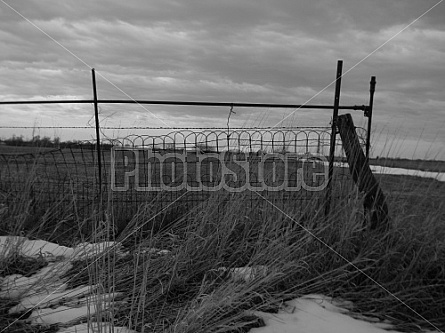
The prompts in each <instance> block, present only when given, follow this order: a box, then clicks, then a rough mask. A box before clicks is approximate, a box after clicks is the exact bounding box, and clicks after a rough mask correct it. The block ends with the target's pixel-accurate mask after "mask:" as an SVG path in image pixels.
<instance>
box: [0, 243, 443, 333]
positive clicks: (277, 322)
mask: <svg viewBox="0 0 445 333" xmlns="http://www.w3.org/2000/svg"><path fill="white" fill-rule="evenodd" d="M111 248H114V249H117V250H118V253H123V252H122V251H121V246H120V244H118V243H115V242H103V243H93V244H90V243H82V244H78V245H77V246H76V247H75V248H67V247H63V246H59V245H57V244H53V243H50V242H45V241H42V240H37V241H35V240H29V239H27V238H25V237H15V236H14V237H12V236H11V237H8V236H6V237H4V236H2V237H0V260H2V259H3V260H4V259H5V258H6V257H8V256H10V255H14V253H13V251H14V250H15V251H17V252H16V253H20V254H21V255H23V256H28V257H42V256H43V257H44V258H45V259H46V260H47V261H48V262H49V263H48V265H47V266H46V267H44V268H42V269H40V270H39V271H38V272H37V273H36V274H34V275H33V276H31V277H25V276H22V275H19V274H14V275H10V276H6V277H4V278H0V298H5V299H11V300H16V301H18V304H17V305H15V306H14V307H12V308H10V309H9V313H10V314H17V313H21V312H23V311H26V310H32V313H31V315H30V317H29V318H27V319H26V321H27V322H28V323H30V324H32V325H51V324H59V326H60V327H61V328H60V329H59V332H61V333H74V332H76V333H87V332H88V333H95V332H113V333H137V332H136V331H134V330H131V329H128V328H125V327H115V326H113V325H112V324H110V323H106V322H89V323H84V324H78V322H79V320H80V319H82V320H85V319H87V318H89V317H90V316H91V315H93V314H94V313H96V312H97V311H98V309H100V310H101V311H106V310H107V307H110V306H112V305H113V304H114V302H115V299H116V298H117V297H120V296H122V295H121V294H120V293H102V294H101V293H99V292H98V289H99V288H98V286H95V285H92V286H79V287H77V288H74V289H71V290H67V281H65V280H63V279H61V276H62V275H63V274H65V273H66V272H67V271H68V270H69V269H70V268H71V267H72V263H71V262H72V261H73V260H79V259H87V258H89V257H91V256H95V255H98V254H100V253H103V252H104V251H106V250H108V249H111ZM141 252H147V253H154V254H158V255H165V254H168V253H170V252H169V251H166V250H160V249H147V250H146V251H141ZM218 270H219V271H225V272H228V273H229V276H231V278H232V279H235V280H244V281H247V282H249V281H251V280H252V279H255V278H257V277H262V276H264V275H265V274H266V273H267V267H265V266H256V267H235V268H230V269H228V268H225V267H221V268H220V269H218ZM56 306H57V307H56ZM351 307H352V303H351V302H345V301H342V302H340V301H338V300H334V299H332V298H329V297H326V296H323V295H307V296H303V297H301V298H298V299H294V300H292V301H288V302H286V305H285V306H284V307H283V308H282V309H281V310H280V311H279V312H278V313H276V314H271V313H265V312H258V311H256V312H252V313H253V314H254V315H256V316H258V317H261V318H263V320H264V322H265V324H266V326H265V327H261V328H253V329H251V330H250V331H249V332H251V333H278V332H279V333H291V332H292V333H294V332H299V333H306V332H307V333H328V332H329V333H337V332H338V333H347V332H348V333H349V332H355V333H385V332H386V333H388V332H393V333H395V332H396V331H393V330H391V325H390V324H389V323H382V322H378V320H377V319H375V318H360V319H356V318H353V317H352V316H351V315H350V314H349V310H348V308H351ZM355 317H357V316H355ZM431 333H438V332H437V331H436V332H431Z"/></svg>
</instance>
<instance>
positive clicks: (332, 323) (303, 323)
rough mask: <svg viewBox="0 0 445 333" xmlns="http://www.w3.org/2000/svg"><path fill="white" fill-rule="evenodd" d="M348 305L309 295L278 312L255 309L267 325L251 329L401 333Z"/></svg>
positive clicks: (285, 332) (258, 331)
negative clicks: (354, 313)
mask: <svg viewBox="0 0 445 333" xmlns="http://www.w3.org/2000/svg"><path fill="white" fill-rule="evenodd" d="M348 303H350V302H348ZM345 306H346V307H350V304H345V303H344V302H338V301H335V300H333V299H332V298H330V297H326V296H323V295H306V296H303V297H300V298H297V299H294V300H292V301H289V302H286V306H285V307H284V308H283V309H281V310H280V311H279V312H278V313H276V314H273V313H265V312H259V311H255V312H253V314H254V315H256V316H258V317H261V318H262V319H263V320H264V322H265V324H266V326H265V327H260V328H252V329H251V330H250V331H249V332H250V333H296V332H298V333H349V332H354V333H391V332H392V333H396V332H397V333H399V332H398V331H393V330H391V325H390V324H389V323H382V322H377V321H376V319H375V318H363V320H359V319H355V318H353V317H351V316H350V315H348V312H349V310H348V309H346V308H345ZM431 333H433V332H431ZM436 333H438V331H436Z"/></svg>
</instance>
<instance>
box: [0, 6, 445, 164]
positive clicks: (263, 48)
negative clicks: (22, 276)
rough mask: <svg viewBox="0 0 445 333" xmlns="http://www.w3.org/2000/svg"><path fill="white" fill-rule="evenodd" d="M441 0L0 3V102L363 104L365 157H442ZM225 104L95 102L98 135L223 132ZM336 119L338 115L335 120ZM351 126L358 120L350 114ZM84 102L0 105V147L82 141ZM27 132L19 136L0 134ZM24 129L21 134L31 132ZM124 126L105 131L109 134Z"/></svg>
mask: <svg viewBox="0 0 445 333" xmlns="http://www.w3.org/2000/svg"><path fill="white" fill-rule="evenodd" d="M442 1H443V0H422V1H418V0H390V1H389V0H387V1H385V0H376V1H367V0H302V1H294V0H273V1H272V0H269V1H265V0H236V1H234V0H182V1H176V0H162V1H161V0H158V1H154V0H147V1H142V0H139V1H135V0H126V1H117V0H107V1H105V0H95V1H84V2H80V1H74V0H64V1H58V0H57V1H56V0H44V1H37V0H28V1H24V0H15V1H12V0H0V100H2V101H7V100H28V99H90V98H91V97H92V88H91V68H95V69H96V71H97V76H98V77H97V84H98V94H99V98H102V99H111V98H113V99H130V98H132V99H153V100H187V101H219V102H250V103H291V104H304V103H306V102H307V103H308V104H332V103H333V94H334V84H333V81H334V79H335V71H336V64H337V60H338V59H342V60H343V61H344V68H343V72H344V73H345V74H344V77H343V80H342V95H341V101H340V102H341V104H342V105H354V104H358V105H362V104H367V103H368V98H369V92H368V90H369V80H370V77H371V76H372V75H375V76H376V77H377V87H376V94H375V102H374V103H375V104H374V106H375V110H374V122H373V129H374V131H373V149H372V153H373V155H374V156H377V155H380V156H382V155H390V156H399V157H409V158H412V157H414V158H429V159H442V160H445V150H444V145H445V84H444V82H445V19H444V18H445V2H442ZM228 111H229V110H228V109H227V108H212V107H196V108H190V107H171V106H150V105H146V106H144V107H142V106H137V105H134V106H129V105H102V106H101V108H100V117H101V124H102V126H108V127H126V126H141V127H146V126H153V127H159V126H162V127H182V126H184V127H207V126H211V127H225V126H226V122H227V114H228ZM235 111H236V114H234V115H232V117H231V123H230V124H231V126H233V127H235V126H239V127H252V126H274V125H278V126H326V125H328V124H329V122H330V118H331V114H330V111H327V110H306V109H305V110H295V109H290V110H289V109H261V108H257V109H236V110H235ZM343 112H345V111H343ZM353 114H354V120H355V122H356V125H360V126H365V124H366V121H365V119H364V118H363V113H362V112H360V111H353ZM92 116H93V107H92V105H90V104H77V105H51V106H48V105H43V106H35V105H34V106H20V107H19V106H15V107H12V106H5V105H2V106H0V117H1V118H0V119H1V124H0V126H2V128H1V129H0V131H1V132H0V137H3V138H5V137H9V136H11V135H12V134H13V133H14V134H17V135H20V134H23V135H24V136H25V137H28V138H29V137H31V136H32V133H33V132H34V134H40V135H47V136H50V137H54V136H60V137H61V138H62V139H63V140H67V139H73V138H76V139H87V138H91V137H93V135H94V131H93V130H92V129H88V128H87V129H78V130H75V131H74V130H70V129H57V128H53V129H39V127H41V126H50V127H58V126H60V127H62V126H63V127H64V126H85V127H90V126H92V125H93V124H94V122H93V120H94V119H92ZM8 126H29V127H31V128H29V129H11V128H3V127H8ZM32 128H34V129H32ZM131 131H133V130H126V129H120V130H107V131H104V135H106V136H109V137H113V136H114V137H116V136H122V135H125V134H128V133H131Z"/></svg>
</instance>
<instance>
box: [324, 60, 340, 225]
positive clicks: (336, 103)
mask: <svg viewBox="0 0 445 333" xmlns="http://www.w3.org/2000/svg"><path fill="white" fill-rule="evenodd" d="M342 72H343V60H339V61H338V62H337V76H336V80H335V97H334V109H333V112H332V126H331V142H330V150H329V174H328V186H327V189H326V202H325V216H327V215H329V212H330V210H331V197H332V176H333V174H334V158H335V137H336V135H337V117H338V109H339V105H340V88H341V77H342Z"/></svg>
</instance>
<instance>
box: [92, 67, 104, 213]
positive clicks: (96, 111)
mask: <svg viewBox="0 0 445 333" xmlns="http://www.w3.org/2000/svg"><path fill="white" fill-rule="evenodd" d="M91 73H92V76H93V98H94V119H95V122H96V146H97V150H96V151H97V167H98V175H99V207H100V205H102V153H101V149H100V131H99V107H98V102H97V89H96V72H95V70H94V68H93V69H92V70H91Z"/></svg>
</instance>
